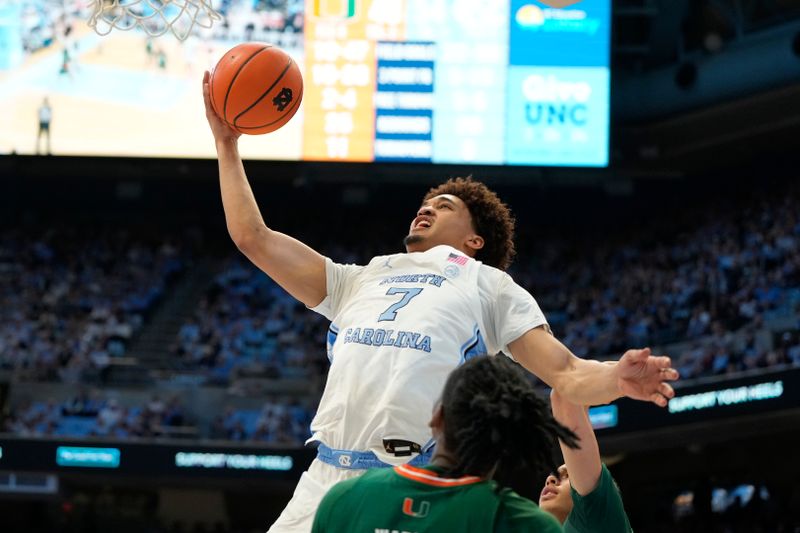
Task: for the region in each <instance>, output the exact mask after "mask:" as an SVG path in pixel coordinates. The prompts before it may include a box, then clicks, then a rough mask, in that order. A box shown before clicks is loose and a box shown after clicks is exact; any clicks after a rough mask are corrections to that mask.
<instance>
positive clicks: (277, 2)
mask: <svg viewBox="0 0 800 533" xmlns="http://www.w3.org/2000/svg"><path fill="white" fill-rule="evenodd" d="M121 3H122V4H124V3H125V1H124V0H123V1H122V2H121ZM610 4H611V2H610V0H583V1H581V2H578V3H576V4H573V5H572V6H570V7H566V8H562V9H555V8H550V7H547V6H546V5H545V4H544V3H540V2H537V1H534V0H244V1H243V0H224V1H221V2H215V3H214V5H215V7H216V9H217V10H218V11H220V13H221V14H222V15H223V20H222V21H219V22H217V23H216V24H215V25H214V26H212V27H211V28H210V29H204V28H200V29H199V30H197V31H196V32H195V34H193V35H192V36H190V37H189V38H188V39H186V40H185V41H179V40H178V39H176V38H175V37H174V36H173V35H172V34H170V33H167V34H165V35H163V36H160V37H156V38H149V37H148V36H147V35H146V34H145V33H144V32H142V31H140V30H132V31H118V30H114V31H112V32H110V33H109V34H108V35H105V36H100V35H98V34H96V33H95V32H94V31H92V30H91V29H90V28H89V27H88V26H87V24H86V20H87V19H88V16H89V14H90V7H89V2H87V1H86V0H78V1H74V0H66V1H64V0H58V1H53V0H21V1H14V2H0V104H1V105H2V108H3V109H4V112H3V113H2V119H0V120H2V128H0V153H3V154H10V153H18V154H37V153H39V154H46V153H52V154H55V155H84V156H142V157H190V158H207V157H214V155H215V154H214V144H213V142H212V138H211V134H210V131H209V129H208V126H207V124H206V121H205V115H204V110H203V102H202V94H201V84H200V82H201V79H202V73H203V71H204V70H205V69H209V68H211V67H213V66H214V65H215V64H216V62H217V60H218V59H219V58H220V57H221V56H222V55H223V54H224V52H225V51H226V50H228V49H230V48H232V47H233V46H235V45H236V44H239V43H241V42H247V41H263V42H269V43H273V44H275V45H277V46H279V47H281V48H283V49H284V50H285V51H287V52H288V53H289V54H290V55H291V56H292V57H293V58H294V59H295V61H297V62H298V63H299V64H300V65H301V67H302V72H303V76H304V82H305V89H304V97H303V103H302V105H301V107H300V111H299V112H298V113H297V115H296V116H295V117H294V118H293V119H292V120H291V121H290V122H289V123H288V124H287V125H286V126H285V127H283V128H282V129H280V130H279V131H277V132H275V133H271V134H267V135H262V136H244V137H243V138H242V141H241V143H240V147H241V152H242V155H243V157H245V158H250V159H280V160H306V161H364V162H370V161H393V162H403V161H408V162H428V163H430V162H433V163H476V164H492V165H500V164H508V165H542V166H605V165H606V164H607V162H608V130H609V40H610V37H609V36H610V31H609V30H610V17H611V5H610Z"/></svg>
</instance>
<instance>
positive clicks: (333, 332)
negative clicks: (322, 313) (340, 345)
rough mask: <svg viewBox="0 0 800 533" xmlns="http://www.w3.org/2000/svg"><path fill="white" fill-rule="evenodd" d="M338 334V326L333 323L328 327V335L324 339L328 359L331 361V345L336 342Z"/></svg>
mask: <svg viewBox="0 0 800 533" xmlns="http://www.w3.org/2000/svg"><path fill="white" fill-rule="evenodd" d="M338 336H339V328H337V327H336V325H335V324H331V325H330V327H328V335H327V338H326V339H325V344H326V348H327V352H328V361H330V362H331V363H332V362H333V345H334V344H336V337H338Z"/></svg>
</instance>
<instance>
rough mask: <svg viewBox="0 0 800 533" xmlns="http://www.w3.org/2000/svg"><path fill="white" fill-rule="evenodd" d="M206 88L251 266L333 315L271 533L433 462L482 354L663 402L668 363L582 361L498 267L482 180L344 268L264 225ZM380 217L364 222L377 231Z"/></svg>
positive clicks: (589, 399)
mask: <svg viewBox="0 0 800 533" xmlns="http://www.w3.org/2000/svg"><path fill="white" fill-rule="evenodd" d="M207 79H208V75H206V78H205V79H204V83H203V94H204V97H205V102H206V118H207V119H208V122H209V125H210V127H211V131H212V132H213V134H214V139H215V141H216V147H217V155H218V158H219V175H220V190H221V193H222V203H223V206H224V208H225V217H226V221H227V225H228V232H229V233H230V235H231V238H232V239H233V241H234V242H235V243H236V246H237V247H238V248H239V250H241V251H242V252H243V253H244V254H245V255H246V256H247V257H248V258H249V259H250V260H251V261H252V262H253V263H254V264H255V265H256V266H258V267H259V268H261V270H263V271H264V272H265V273H266V274H267V275H268V276H269V277H271V278H272V279H273V280H275V282H276V283H278V285H280V286H281V287H283V288H284V289H285V290H286V291H287V292H288V293H289V294H291V295H292V296H294V297H295V298H297V299H298V300H299V301H300V302H302V303H303V304H305V305H306V306H307V307H309V308H311V309H312V310H314V311H316V312H318V313H321V314H322V315H324V316H325V317H327V318H328V319H329V320H330V321H331V325H330V328H329V331H328V336H327V341H328V350H327V352H328V358H329V360H330V361H331V367H330V370H329V372H328V378H327V383H326V385H325V391H324V392H323V394H322V398H321V400H320V403H319V408H318V410H317V414H316V415H315V417H314V420H313V421H312V423H311V431H312V433H313V435H312V437H311V439H310V440H312V441H315V442H316V443H317V458H316V459H315V460H314V461H313V462H312V463H311V465H310V466H309V468H308V470H307V471H306V472H304V473H303V475H302V476H301V478H300V481H299V483H298V485H297V488H296V489H295V492H294V495H293V496H292V499H291V501H290V502H289V504H288V506H287V507H286V509H285V510H284V511H283V513H282V514H281V516H280V517H279V518H278V520H277V522H275V523H274V524H273V526H272V528H271V529H270V531H271V532H272V533H279V532H294V531H298V532H308V531H309V530H310V528H311V523H312V521H313V519H314V512H315V510H316V508H317V506H318V505H319V502H320V500H321V499H322V497H323V496H324V495H325V493H326V492H327V490H328V489H329V488H330V487H331V486H333V485H334V484H335V483H337V482H339V481H342V480H345V479H349V478H352V477H356V476H359V475H361V474H363V473H364V472H365V471H366V469H368V468H372V467H377V466H382V467H391V466H397V465H400V464H404V463H409V462H411V463H412V464H414V465H422V464H425V463H427V461H428V460H429V459H430V452H431V446H432V444H433V440H432V439H431V432H430V428H429V427H428V426H427V424H426V419H427V413H430V412H432V410H433V405H434V403H435V401H436V398H437V397H438V395H439V393H440V391H441V390H442V386H443V385H444V382H445V380H446V379H447V376H448V374H449V373H450V372H451V371H452V370H453V369H455V368H456V367H458V366H459V365H460V364H462V363H464V361H467V360H468V359H470V358H472V357H474V356H477V355H483V354H488V355H495V354H497V353H499V352H501V351H502V352H504V353H506V354H508V355H510V356H512V357H513V358H514V359H516V360H517V361H518V362H519V363H520V364H521V365H522V366H523V367H525V369H527V370H528V371H530V372H532V373H534V374H536V375H537V376H539V377H540V378H541V379H542V380H543V381H544V382H546V383H547V384H548V385H550V386H551V387H553V388H554V389H556V390H558V392H559V393H560V394H561V395H562V396H563V397H564V398H566V399H567V400H568V401H570V402H573V403H575V404H578V405H595V404H603V403H608V402H611V401H612V400H614V399H616V398H618V397H620V396H623V395H625V396H629V397H632V398H636V399H639V400H646V401H652V402H655V403H657V404H658V405H662V406H663V405H666V402H667V399H668V398H671V397H672V396H673V395H674V391H673V390H672V387H671V386H670V385H669V383H668V382H669V381H670V380H673V379H676V377H677V373H676V372H675V370H674V369H672V368H670V364H671V363H670V360H669V358H668V357H655V356H651V354H650V351H649V350H647V349H645V350H629V351H628V352H626V353H625V354H624V355H623V356H622V358H620V360H619V361H618V362H615V363H611V364H606V363H600V362H598V361H593V360H586V359H580V358H578V357H576V356H575V355H574V354H572V352H570V350H569V349H568V348H567V347H566V346H564V345H563V344H562V343H561V342H559V341H558V339H556V338H555V337H554V336H553V335H552V334H551V332H550V328H549V327H548V325H547V320H546V319H545V316H544V313H542V311H541V309H540V308H539V305H538V304H537V303H536V300H534V298H533V296H531V295H530V293H528V292H527V291H526V290H525V289H523V288H522V287H520V286H519V285H517V284H516V283H515V282H514V280H513V279H512V278H511V276H509V275H508V274H506V273H505V272H504V270H505V269H506V268H508V266H509V264H510V263H511V259H512V258H513V256H514V238H513V237H514V219H513V217H512V216H511V212H510V210H509V208H508V206H507V205H506V204H504V203H503V202H502V201H500V199H499V198H498V197H497V195H496V194H495V193H494V192H492V191H491V190H489V189H488V188H487V187H486V185H484V184H483V183H480V182H478V181H475V180H472V179H452V180H448V181H447V182H445V183H443V184H442V185H440V186H438V187H434V188H433V189H431V190H429V191H428V193H427V194H426V195H425V196H424V198H423V200H422V205H421V206H419V208H418V209H417V211H416V214H415V216H414V218H413V220H412V221H411V225H410V227H409V230H408V234H407V235H406V237H405V239H404V244H405V252H403V253H396V254H392V255H386V256H380V257H375V258H373V259H372V260H371V261H370V262H369V263H368V264H366V265H345V264H339V263H335V262H334V261H332V260H331V259H330V258H327V257H324V256H322V255H321V254H319V253H318V252H316V251H314V250H313V249H311V248H310V247H308V246H306V245H305V244H303V243H301V242H300V241H298V240H296V239H294V238H292V237H290V236H288V235H286V234H283V233H280V232H278V231H275V230H273V229H271V228H269V227H267V225H266V224H265V222H264V219H263V217H262V216H261V212H260V210H259V208H258V204H257V203H256V200H255V197H254V195H253V191H252V189H251V188H250V185H249V183H248V181H247V176H246V174H245V171H244V166H243V164H242V159H241V157H240V155H239V151H238V138H239V133H237V132H236V131H234V130H232V129H231V128H230V127H229V126H228V125H227V124H226V123H225V122H224V121H222V120H221V119H220V118H219V117H218V116H217V115H216V113H214V110H213V108H212V107H211V103H210V99H209V88H208V83H207ZM379 222H380V221H379V220H365V221H364V223H365V224H377V223H379Z"/></svg>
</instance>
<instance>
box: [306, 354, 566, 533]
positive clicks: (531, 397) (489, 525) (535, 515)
mask: <svg viewBox="0 0 800 533" xmlns="http://www.w3.org/2000/svg"><path fill="white" fill-rule="evenodd" d="M429 424H430V427H431V429H432V432H433V436H434V438H435V440H436V452H435V453H434V455H433V458H432V459H431V462H430V464H428V465H426V466H424V467H422V468H415V467H413V466H409V465H400V466H396V467H394V468H374V469H372V470H370V471H368V472H367V473H366V474H364V475H363V476H361V477H358V478H356V479H349V480H347V481H342V482H341V483H338V484H336V485H334V486H333V488H331V490H330V491H328V494H326V495H325V497H324V498H323V499H322V502H321V503H320V505H319V510H318V511H317V516H316V518H315V519H314V527H313V529H312V532H313V533H349V532H351V531H385V532H388V531H458V532H460V533H469V532H475V533H486V532H492V531H494V532H498V531H508V532H511V531H514V532H519V531H531V532H534V531H535V532H550V531H553V532H556V531H561V526H560V525H559V524H558V522H557V521H556V520H555V519H554V518H553V517H552V516H551V515H549V514H548V513H546V512H544V511H542V510H541V509H539V508H538V507H537V506H536V504H534V503H533V502H532V501H530V500H528V499H526V498H522V497H521V496H519V495H518V494H517V493H515V492H514V491H512V490H510V489H508V488H503V486H504V484H505V483H504V482H505V479H507V475H508V474H509V473H510V472H512V471H513V470H514V469H519V468H526V467H528V468H533V469H534V470H539V469H541V468H552V469H555V466H556V464H557V463H555V462H554V461H553V442H554V440H555V438H556V437H558V438H559V439H561V440H562V441H563V442H565V443H569V444H571V445H573V446H574V445H575V444H576V439H575V435H573V434H572V433H571V432H570V431H568V430H566V428H564V426H562V425H561V424H559V423H558V422H556V421H555V420H554V419H553V415H552V414H551V413H550V409H549V408H548V405H547V402H545V401H544V400H542V399H541V398H539V397H538V396H537V394H536V392H535V391H534V389H533V386H532V385H531V383H530V382H529V381H528V380H527V379H526V378H525V376H524V375H522V372H521V371H520V370H519V368H518V367H517V365H515V364H514V363H512V362H511V361H509V360H508V359H507V358H505V357H486V356H480V357H475V358H473V359H471V360H469V361H467V362H466V363H465V364H463V365H461V366H460V367H458V368H456V369H455V370H454V371H453V372H452V373H451V374H450V377H448V378H447V383H446V384H445V386H444V390H443V391H442V397H441V402H439V403H437V405H436V407H435V408H434V411H433V417H432V418H431V421H430V423H429Z"/></svg>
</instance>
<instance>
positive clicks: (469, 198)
mask: <svg viewBox="0 0 800 533" xmlns="http://www.w3.org/2000/svg"><path fill="white" fill-rule="evenodd" d="M440 194H452V195H453V196H456V197H458V198H459V199H461V201H462V202H464V203H465V204H466V205H467V209H469V214H470V216H471V217H472V226H473V228H474V229H475V232H476V233H477V234H478V235H480V236H481V237H483V240H484V245H483V248H481V249H480V250H478V251H477V253H476V254H475V259H478V260H479V261H483V262H484V263H486V264H487V265H490V266H493V267H495V268H499V269H500V270H506V269H507V268H508V267H509V265H511V261H512V260H513V259H514V254H515V253H516V250H515V249H514V217H513V216H512V214H511V210H510V209H509V208H508V206H507V205H506V204H504V203H503V202H502V201H501V200H500V198H498V197H497V194H495V193H494V192H493V191H491V190H490V189H489V188H488V187H487V186H486V185H484V184H483V183H481V182H480V181H475V180H473V179H472V177H471V176H467V177H466V178H451V179H449V180H447V181H446V182H444V183H442V184H441V185H438V186H436V187H433V188H432V189H431V190H429V191H428V192H427V194H425V198H424V199H423V201H427V200H430V199H431V198H433V197H435V196H439V195H440Z"/></svg>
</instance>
